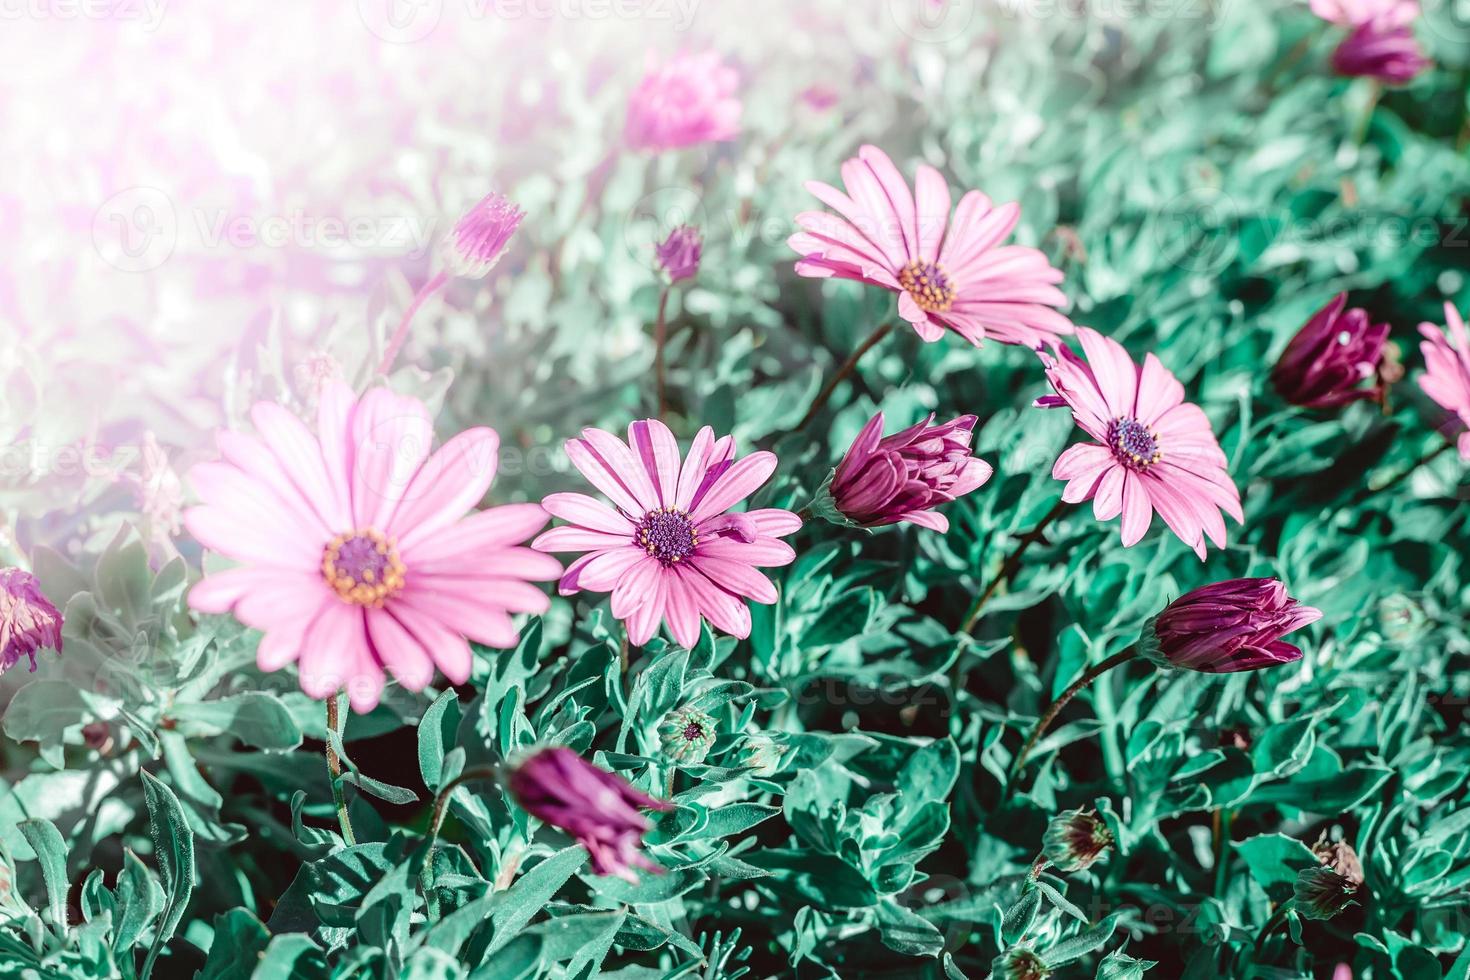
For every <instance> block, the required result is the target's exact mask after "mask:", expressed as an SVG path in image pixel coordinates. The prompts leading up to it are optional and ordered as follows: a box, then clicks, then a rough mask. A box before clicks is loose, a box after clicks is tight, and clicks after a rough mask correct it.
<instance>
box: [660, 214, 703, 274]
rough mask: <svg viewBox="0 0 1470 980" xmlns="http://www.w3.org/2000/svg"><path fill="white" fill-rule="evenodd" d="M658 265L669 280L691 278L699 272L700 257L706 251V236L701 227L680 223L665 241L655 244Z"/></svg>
mask: <svg viewBox="0 0 1470 980" xmlns="http://www.w3.org/2000/svg"><path fill="white" fill-rule="evenodd" d="M654 251H655V252H656V253H657V254H658V266H659V268H660V269H662V270H664V274H665V275H667V276H668V277H669V282H679V281H681V280H684V279H691V278H693V277H694V275H695V274H696V273H698V272H699V259H700V256H701V255H702V254H703V252H704V237H703V236H702V235H700V233H699V229H698V228H694V227H691V226H689V225H679V226H678V227H676V228H675V229H674V230H673V231H671V232H669V237H668V238H665V239H664V240H663V243H662V244H660V245H657V246H655V248H654Z"/></svg>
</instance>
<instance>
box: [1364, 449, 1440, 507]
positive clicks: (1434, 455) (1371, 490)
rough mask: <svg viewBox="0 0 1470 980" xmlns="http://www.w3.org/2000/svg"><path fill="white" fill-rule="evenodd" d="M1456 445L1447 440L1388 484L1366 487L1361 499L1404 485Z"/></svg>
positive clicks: (1396, 475)
mask: <svg viewBox="0 0 1470 980" xmlns="http://www.w3.org/2000/svg"><path fill="white" fill-rule="evenodd" d="M1454 445H1455V444H1454V443H1453V442H1450V441H1448V440H1446V441H1445V442H1443V443H1441V444H1440V445H1439V447H1438V448H1436V449H1432V450H1430V451H1429V452H1427V453H1425V454H1424V455H1423V456H1420V457H1419V458H1418V459H1417V460H1416V461H1414V463H1412V464H1411V465H1409V466H1406V467H1404V468H1403V469H1401V470H1399V471H1398V472H1397V473H1395V474H1394V475H1393V476H1391V477H1389V478H1388V480H1387V481H1386V482H1384V483H1382V484H1380V485H1378V486H1376V487H1375V486H1372V485H1371V484H1370V485H1369V486H1366V487H1364V488H1363V490H1362V491H1361V492H1360V493H1359V499H1366V498H1367V497H1369V496H1370V495H1372V494H1376V493H1383V492H1384V491H1385V490H1389V489H1392V488H1393V487H1396V486H1398V485H1399V484H1400V483H1403V482H1404V481H1405V480H1407V479H1408V478H1409V477H1410V475H1412V474H1413V472H1414V471H1415V470H1417V469H1419V468H1420V467H1423V466H1428V465H1429V464H1430V463H1432V462H1434V461H1435V460H1436V459H1438V458H1439V457H1440V456H1441V455H1443V454H1444V453H1446V452H1448V451H1449V450H1451V449H1453V448H1454Z"/></svg>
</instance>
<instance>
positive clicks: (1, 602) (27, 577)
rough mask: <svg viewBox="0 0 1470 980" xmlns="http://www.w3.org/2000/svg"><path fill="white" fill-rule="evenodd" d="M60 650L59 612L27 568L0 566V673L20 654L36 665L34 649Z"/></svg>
mask: <svg viewBox="0 0 1470 980" xmlns="http://www.w3.org/2000/svg"><path fill="white" fill-rule="evenodd" d="M43 647H49V648H50V649H52V650H55V651H56V652H57V653H60V652H61V613H60V612H59V611H58V610H57V608H56V607H55V606H54V605H52V604H51V600H50V599H47V598H46V596H45V595H44V594H42V592H41V583H39V582H37V581H36V577H35V576H34V575H32V574H31V573H30V572H24V571H21V570H20V569H19V568H0V674H3V673H5V672H6V671H7V670H9V669H10V668H11V667H14V666H15V664H16V662H17V661H19V660H20V658H21V657H22V656H26V657H30V658H31V670H35V669H36V651H37V650H40V649H41V648H43Z"/></svg>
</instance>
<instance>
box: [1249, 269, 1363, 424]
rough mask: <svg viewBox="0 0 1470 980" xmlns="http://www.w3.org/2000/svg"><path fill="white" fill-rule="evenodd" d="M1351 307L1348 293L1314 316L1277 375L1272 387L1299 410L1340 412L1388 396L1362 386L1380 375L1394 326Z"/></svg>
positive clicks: (1277, 368)
mask: <svg viewBox="0 0 1470 980" xmlns="http://www.w3.org/2000/svg"><path fill="white" fill-rule="evenodd" d="M1346 306H1347V293H1338V294H1337V296H1336V297H1334V298H1333V299H1332V300H1331V301H1330V302H1329V303H1328V304H1327V305H1326V306H1324V307H1322V309H1320V310H1318V311H1317V312H1316V313H1315V314H1313V315H1312V318H1311V319H1310V320H1308V321H1307V322H1306V324H1305V325H1304V326H1303V327H1302V328H1301V330H1299V331H1297V333H1296V336H1294V337H1292V338H1291V342H1290V343H1288V344H1287V345H1286V350H1285V351H1283V352H1282V354H1281V358H1280V359H1279V360H1278V361H1277V362H1276V366H1275V367H1274V368H1273V369H1272V370H1271V384H1272V385H1274V386H1275V388H1276V390H1277V391H1278V392H1279V393H1280V394H1281V397H1282V398H1285V399H1286V400H1287V401H1289V402H1291V403H1292V404H1293V405H1302V406H1305V407H1307V408H1335V407H1337V406H1339V405H1345V404H1347V403H1348V402H1351V401H1355V400H1357V399H1360V398H1377V397H1378V396H1379V394H1380V393H1381V392H1382V388H1381V387H1379V386H1377V385H1374V386H1372V387H1368V388H1360V387H1358V385H1359V384H1360V383H1362V382H1363V381H1366V380H1367V379H1369V378H1372V377H1375V376H1376V375H1377V374H1378V362H1379V359H1380V358H1381V357H1382V356H1383V343H1384V341H1385V340H1387V339H1388V324H1386V323H1374V322H1372V321H1371V320H1370V319H1369V318H1368V313H1367V311H1365V310H1360V309H1356V308H1354V309H1351V310H1345V309H1344V307H1346Z"/></svg>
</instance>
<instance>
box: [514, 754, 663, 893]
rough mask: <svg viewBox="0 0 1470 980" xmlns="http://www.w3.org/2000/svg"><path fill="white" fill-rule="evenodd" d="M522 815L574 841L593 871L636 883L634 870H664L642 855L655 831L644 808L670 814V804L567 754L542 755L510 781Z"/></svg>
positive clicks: (532, 758)
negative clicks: (641, 848) (645, 838)
mask: <svg viewBox="0 0 1470 980" xmlns="http://www.w3.org/2000/svg"><path fill="white" fill-rule="evenodd" d="M507 785H508V788H509V790H510V795H511V797H512V798H513V799H514V800H515V801H516V804H517V805H518V806H520V808H521V809H523V810H525V811H526V812H527V813H529V814H530V815H531V816H533V817H536V818H537V819H539V820H544V821H546V822H547V823H549V824H551V825H552V826H553V827H556V828H558V829H560V830H563V831H565V832H566V833H568V834H570V835H572V836H573V837H575V838H576V839H577V843H579V844H581V845H582V846H583V847H585V848H586V849H587V853H588V854H589V855H590V856H591V858H592V870H593V871H595V872H596V873H598V874H600V875H617V876H618V877H619V878H624V879H626V880H628V881H631V882H634V883H636V882H637V881H638V876H637V875H636V874H634V873H633V870H632V869H633V868H634V867H639V868H645V869H647V870H649V871H658V870H660V869H659V867H658V865H656V864H654V863H653V862H652V861H650V860H648V858H647V857H645V856H644V855H643V854H642V852H641V851H639V845H640V844H641V843H642V840H643V835H644V834H645V833H647V832H648V830H649V829H650V828H651V827H652V826H653V824H652V823H651V822H650V821H649V819H648V818H647V817H646V816H644V815H643V814H642V813H639V812H638V811H639V808H640V807H641V808H644V809H653V810H667V809H668V808H669V804H668V803H665V802H663V801H661V800H656V799H654V798H653V797H651V796H649V795H647V794H646V793H643V792H641V791H639V790H636V789H634V788H633V787H632V786H630V785H628V783H627V782H625V781H624V780H622V779H619V778H618V777H617V776H614V775H613V774H612V773H610V772H606V771H604V770H602V769H599V768H597V767H596V766H594V765H592V764H591V763H589V762H586V761H584V760H583V759H582V757H581V756H579V755H577V753H575V752H573V751H572V750H571V749H567V748H560V747H558V748H549V749H542V750H540V751H538V752H536V753H534V754H533V755H531V756H530V757H529V758H527V759H526V760H525V761H524V762H522V763H521V764H520V765H519V766H517V767H516V768H515V769H514V770H512V771H511V774H510V777H509V779H508V781H507Z"/></svg>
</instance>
